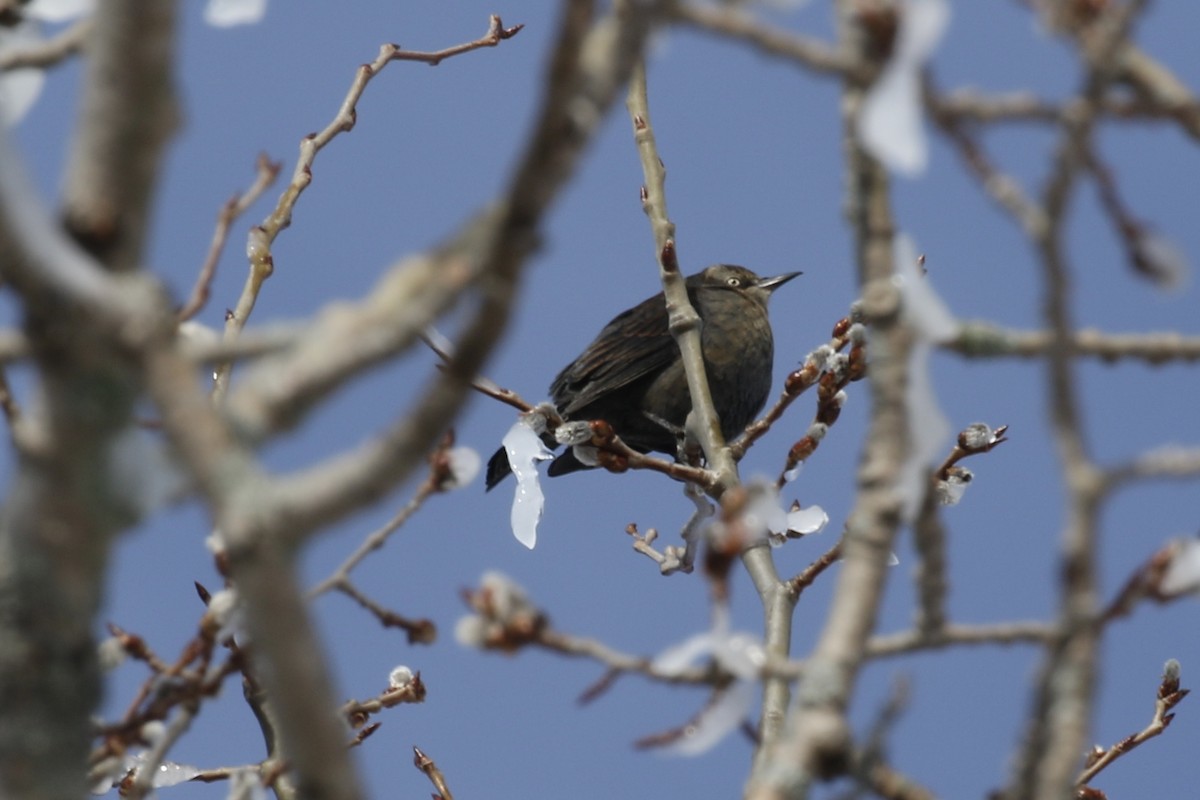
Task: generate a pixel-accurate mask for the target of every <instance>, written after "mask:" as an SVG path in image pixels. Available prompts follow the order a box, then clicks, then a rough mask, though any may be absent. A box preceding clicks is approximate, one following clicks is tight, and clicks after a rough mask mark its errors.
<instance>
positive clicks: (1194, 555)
mask: <svg viewBox="0 0 1200 800" xmlns="http://www.w3.org/2000/svg"><path fill="white" fill-rule="evenodd" d="M1158 588H1159V591H1160V592H1161V593H1162V594H1163V595H1165V596H1167V597H1177V596H1178V595H1181V594H1191V593H1193V592H1200V539H1197V538H1196V537H1194V536H1192V537H1189V538H1187V539H1182V540H1180V541H1178V542H1176V547H1175V555H1174V556H1172V558H1171V561H1170V563H1169V564H1167V570H1166V572H1164V573H1163V577H1162V581H1161V582H1160V583H1159V585H1158Z"/></svg>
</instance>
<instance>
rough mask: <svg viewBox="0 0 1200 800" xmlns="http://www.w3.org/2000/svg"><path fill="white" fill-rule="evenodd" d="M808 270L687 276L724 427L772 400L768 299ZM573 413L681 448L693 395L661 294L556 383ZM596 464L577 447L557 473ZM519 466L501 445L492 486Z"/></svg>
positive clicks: (730, 432) (729, 430)
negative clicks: (511, 462)
mask: <svg viewBox="0 0 1200 800" xmlns="http://www.w3.org/2000/svg"><path fill="white" fill-rule="evenodd" d="M799 274H800V273H799V272H789V273H786V274H784V275H777V276H775V277H773V278H760V277H759V276H758V275H756V274H754V273H753V272H751V271H750V270H748V269H746V268H745V267H739V266H734V265H731V264H717V265H715V266H712V267H708V268H707V269H705V270H703V271H701V272H698V273H696V274H695V275H690V276H688V278H687V281H686V283H687V290H688V299H689V300H691V303H692V306H693V307H695V309H696V313H697V314H699V315H700V318H701V319H702V320H703V321H704V324H703V326H702V328H701V333H700V342H701V347H702V348H703V350H704V366H705V370H706V372H707V374H708V386H709V390H710V391H711V392H712V399H713V406H714V407H715V408H716V411H717V416H719V417H720V418H721V433H722V434H724V436H725V438H726V439H732V438H733V437H734V436H736V435H737V434H738V433H740V432H741V431H742V430H743V429H744V428H745V427H746V425H748V424H749V423H750V422H752V421H753V420H754V417H755V415H756V414H758V412H759V411H761V410H762V407H763V405H764V404H765V403H766V402H767V394H768V393H769V392H770V390H771V371H772V366H773V362H774V357H775V346H774V340H773V338H772V336H771V325H770V323H769V322H768V321H767V300H768V299H769V298H770V296H771V293H772V292H774V291H775V290H776V289H778V288H779V287H780V286H782V285H783V284H785V283H787V282H788V281H790V280H791V279H792V278H794V277H796V276H797V275H799ZM550 397H551V399H552V400H553V401H554V405H555V407H556V408H557V409H558V413H559V414H561V415H562V416H563V417H564V418H565V419H568V420H596V419H602V420H604V421H606V422H608V423H609V424H610V425H611V426H612V427H613V430H614V431H615V432H616V434H617V435H618V436H620V437H621V439H622V440H624V442H625V443H626V444H628V445H629V446H630V447H632V448H633V449H635V450H638V451H640V452H643V453H645V452H649V451H651V450H656V451H658V452H660V453H669V454H671V455H674V454H675V453H676V451H677V449H678V443H679V437H680V434H681V432H682V429H683V425H684V422H685V420H686V419H687V415H688V412H689V411H691V410H692V400H691V396H690V394H689V392H688V387H687V376H686V375H685V374H684V370H683V361H682V359H681V357H680V354H679V347H678V346H677V345H676V344H675V340H674V338H672V336H671V333H670V331H669V330H668V329H667V306H666V301H665V300H664V298H663V295H662V293H661V292H660V293H658V294H656V295H655V296H654V297H651V298H649V299H647V300H643V301H642V302H641V303H638V304H637V305H636V306H634V307H633V308H631V309H628V310H627V311H623V312H622V313H620V314H618V315H617V316H616V317H614V318H613V320H612V321H611V322H609V323H608V324H607V325H605V326H604V330H602V331H600V334H599V335H598V336H597V337H596V338H595V340H594V341H593V342H592V343H591V344H589V345H588V346H587V348H585V349H584V351H583V353H581V354H580V356H579V357H578V358H576V359H575V360H574V361H572V362H571V363H570V364H568V365H567V366H566V367H565V368H564V369H563V371H562V372H560V373H558V377H557V378H555V379H554V382H553V383H552V384H550ZM587 468H588V465H586V464H584V463H583V462H581V461H580V460H579V459H578V458H576V456H575V453H574V451H573V450H572V449H570V448H568V449H567V451H566V452H564V453H562V454H561V455H559V456H558V457H557V458H555V459H554V462H553V463H552V464H551V465H550V469H549V474H550V475H563V474H566V473H568V472H575V471H576V470H580V469H587ZM511 471H512V468H511V466H510V465H509V463H508V455H507V453H505V451H504V448H503V447H501V448H500V449H499V450H497V451H496V453H495V454H494V455H493V456H492V457H491V459H490V460H489V461H488V469H487V481H486V485H487V488H488V489H489V490H490V489H491V488H492V487H493V486H495V485H496V484H497V483H499V482H500V481H501V480H503V479H504V477H505V476H506V475H508V474H509V473H510V472H511Z"/></svg>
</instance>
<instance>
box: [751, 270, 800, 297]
mask: <svg viewBox="0 0 1200 800" xmlns="http://www.w3.org/2000/svg"><path fill="white" fill-rule="evenodd" d="M803 274H804V273H803V272H785V273H783V274H782V275H776V276H775V277H774V278H759V280H758V288H759V289H766V290H767V291H768V292H773V291H775V290H776V289H778V288H779V287H780V286H783V285H784V284H785V283H787V282H788V281H790V280H791V279H792V278H794V277H796V276H797V275H803Z"/></svg>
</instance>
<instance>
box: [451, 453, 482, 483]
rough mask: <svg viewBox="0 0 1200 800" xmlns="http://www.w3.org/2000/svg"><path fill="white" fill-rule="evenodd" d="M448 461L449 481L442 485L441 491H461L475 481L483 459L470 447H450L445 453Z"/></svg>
mask: <svg viewBox="0 0 1200 800" xmlns="http://www.w3.org/2000/svg"><path fill="white" fill-rule="evenodd" d="M446 457H447V458H448V459H449V461H450V480H448V481H446V482H444V483H443V484H442V488H443V489H461V488H462V487H464V486H466V485H467V484H469V483H470V482H471V481H473V480H475V476H476V475H478V474H479V468H480V466H481V465H482V464H483V459H481V458H480V457H479V453H477V452H475V451H474V450H472V449H471V448H470V447H452V448H450V450H449V452H447V453H446Z"/></svg>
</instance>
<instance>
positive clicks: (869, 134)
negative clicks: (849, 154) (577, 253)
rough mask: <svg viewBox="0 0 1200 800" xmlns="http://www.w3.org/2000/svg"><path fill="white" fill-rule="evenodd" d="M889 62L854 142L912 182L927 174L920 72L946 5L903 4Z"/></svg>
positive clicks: (937, 1) (929, 1)
mask: <svg viewBox="0 0 1200 800" xmlns="http://www.w3.org/2000/svg"><path fill="white" fill-rule="evenodd" d="M899 15H900V29H899V30H898V31H897V33H896V40H895V43H894V45H893V49H892V57H891V59H890V60H889V61H888V63H887V65H886V66H884V68H883V72H882V73H881V74H880V75H879V77H878V78H877V79H876V81H875V83H874V84H872V86H871V88H870V90H869V91H868V92H867V96H866V99H865V100H863V104H862V110H861V111H860V112H859V117H858V136H859V139H860V140H861V141H862V144H863V147H865V148H866V149H867V150H868V151H869V152H870V153H871V155H873V156H875V158H877V159H879V160H880V161H881V162H883V164H884V165H885V166H886V167H888V169H890V170H892V171H894V172H898V173H901V174H903V175H909V176H915V175H919V174H920V173H922V172H924V171H925V166H926V164H927V163H928V161H929V144H928V141H927V140H926V137H925V129H924V126H923V124H922V103H921V70H922V69H923V68H924V66H925V62H926V61H928V60H929V57H930V56H931V55H932V54H933V51H934V48H935V47H937V43H938V41H939V40H940V39H941V38H942V33H943V32H944V31H945V29H946V24H947V22H949V19H950V6H949V4H948V3H947V2H946V0H907V2H904V3H903V4H901V6H900V8H899Z"/></svg>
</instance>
